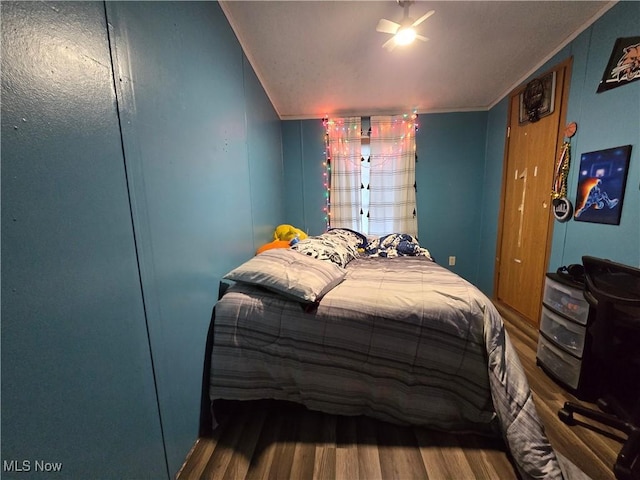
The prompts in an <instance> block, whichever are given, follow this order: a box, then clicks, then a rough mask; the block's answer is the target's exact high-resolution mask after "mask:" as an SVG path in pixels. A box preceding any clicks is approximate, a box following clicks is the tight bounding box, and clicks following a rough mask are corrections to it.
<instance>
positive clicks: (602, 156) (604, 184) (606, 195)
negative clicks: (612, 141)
mask: <svg viewBox="0 0 640 480" xmlns="http://www.w3.org/2000/svg"><path fill="white" fill-rule="evenodd" d="M630 158H631V145H624V146H621V147H615V148H609V149H606V150H598V151H596V152H589V153H583V154H582V156H581V157H580V175H579V176H578V192H577V194H576V211H575V213H574V215H573V218H574V219H576V220H578V221H581V222H593V223H607V224H610V225H619V224H620V214H621V213H622V203H623V200H624V189H625V185H626V183H627V172H628V170H629V159H630Z"/></svg>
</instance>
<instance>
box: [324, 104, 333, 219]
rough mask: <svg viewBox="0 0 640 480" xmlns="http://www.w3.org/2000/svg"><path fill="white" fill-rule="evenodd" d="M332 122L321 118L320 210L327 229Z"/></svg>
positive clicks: (329, 198) (329, 214)
mask: <svg viewBox="0 0 640 480" xmlns="http://www.w3.org/2000/svg"><path fill="white" fill-rule="evenodd" d="M333 124H334V122H332V121H330V120H329V118H328V117H326V116H325V117H324V119H323V120H322V125H323V126H324V161H323V162H322V166H323V167H324V171H323V172H322V176H323V183H322V185H323V187H324V207H323V208H322V210H323V212H324V223H325V225H326V229H327V230H329V227H330V226H331V221H330V216H331V211H330V209H331V150H330V146H329V128H330V126H331V125H333Z"/></svg>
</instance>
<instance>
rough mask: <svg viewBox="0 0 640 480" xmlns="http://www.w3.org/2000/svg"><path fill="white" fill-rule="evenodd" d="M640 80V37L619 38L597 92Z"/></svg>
mask: <svg viewBox="0 0 640 480" xmlns="http://www.w3.org/2000/svg"><path fill="white" fill-rule="evenodd" d="M636 80H640V37H627V38H618V39H617V40H616V43H615V45H614V46H613V52H611V57H610V58H609V63H607V68H606V69H605V71H604V74H603V75H602V80H601V81H600V84H599V85H598V90H597V93H600V92H604V91H606V90H611V89H612V88H616V87H619V86H621V85H626V84H627V83H631V82H634V81H636Z"/></svg>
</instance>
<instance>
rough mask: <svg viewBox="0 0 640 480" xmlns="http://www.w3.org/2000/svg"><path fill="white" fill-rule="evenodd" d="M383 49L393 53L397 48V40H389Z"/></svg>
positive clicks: (392, 38)
mask: <svg viewBox="0 0 640 480" xmlns="http://www.w3.org/2000/svg"><path fill="white" fill-rule="evenodd" d="M382 48H386V49H387V50H389V51H392V50H393V49H394V48H396V39H395V37H391V38H390V39H389V40H387V41H386V42H384V43H383V44H382Z"/></svg>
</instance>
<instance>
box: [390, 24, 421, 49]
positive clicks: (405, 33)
mask: <svg viewBox="0 0 640 480" xmlns="http://www.w3.org/2000/svg"><path fill="white" fill-rule="evenodd" d="M394 38H395V42H396V45H409V44H410V43H411V42H413V41H414V40H415V39H416V31H415V30H414V29H413V28H410V27H409V28H402V29H400V30H398V33H396V36H395V37H394Z"/></svg>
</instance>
